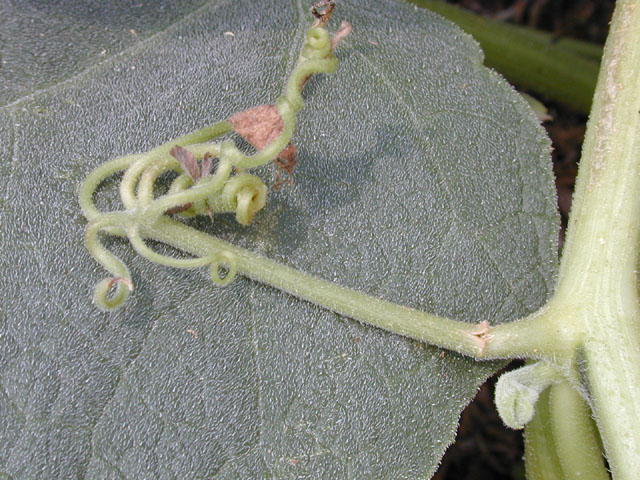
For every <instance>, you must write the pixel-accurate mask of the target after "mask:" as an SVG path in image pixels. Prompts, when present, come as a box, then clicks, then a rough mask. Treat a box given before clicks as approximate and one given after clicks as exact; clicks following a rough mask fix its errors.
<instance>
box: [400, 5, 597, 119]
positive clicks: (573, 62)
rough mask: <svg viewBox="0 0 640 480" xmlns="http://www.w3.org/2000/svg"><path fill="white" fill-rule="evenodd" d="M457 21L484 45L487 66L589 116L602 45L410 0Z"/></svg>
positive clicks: (525, 86)
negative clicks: (557, 37)
mask: <svg viewBox="0 0 640 480" xmlns="http://www.w3.org/2000/svg"><path fill="white" fill-rule="evenodd" d="M410 1H411V2H412V3H415V4H417V5H419V6H421V7H426V8H428V9H429V10H432V11H434V12H436V13H439V14H440V15H442V16H444V17H446V18H448V19H449V20H451V21H452V22H454V23H456V24H457V25H458V26H459V27H460V28H462V29H463V30H464V31H465V32H467V33H469V34H471V35H472V36H473V37H474V38H475V39H476V40H477V41H478V42H479V43H480V45H481V46H482V49H483V50H484V53H485V58H486V61H485V63H486V65H487V66H489V67H492V68H495V69H496V70H498V71H499V72H500V73H502V74H503V75H504V76H505V77H507V79H508V80H509V81H510V82H512V83H514V84H515V85H517V86H519V87H520V88H523V89H527V90H531V91H534V92H536V93H539V94H542V95H544V96H546V97H548V98H551V99H554V100H556V101H559V102H561V103H564V104H566V105H569V106H570V107H572V108H574V109H576V110H578V111H581V112H584V113H588V112H589V107H590V106H591V99H592V97H593V92H594V90H595V85H596V79H597V77H598V68H599V65H598V60H599V58H600V55H601V52H602V49H601V48H600V47H599V46H598V45H594V44H590V43H587V42H579V41H577V40H571V41H569V40H558V39H556V38H555V37H554V36H553V35H551V34H548V33H543V32H539V31H536V30H533V29H530V28H526V27H519V26H515V25H510V24H508V23H505V22H500V21H497V20H491V19H488V18H485V17H483V16H481V15H477V14H474V13H471V12H469V11H467V10H464V9H462V8H459V7H456V6H455V5H450V4H447V3H445V2H443V1H438V0H410Z"/></svg>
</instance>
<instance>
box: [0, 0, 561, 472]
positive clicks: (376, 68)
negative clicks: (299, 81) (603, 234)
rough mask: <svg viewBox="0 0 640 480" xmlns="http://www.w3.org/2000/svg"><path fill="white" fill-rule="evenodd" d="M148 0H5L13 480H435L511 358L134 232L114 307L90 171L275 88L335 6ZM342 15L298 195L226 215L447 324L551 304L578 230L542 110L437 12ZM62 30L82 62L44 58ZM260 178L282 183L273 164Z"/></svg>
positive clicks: (259, 241) (264, 238)
mask: <svg viewBox="0 0 640 480" xmlns="http://www.w3.org/2000/svg"><path fill="white" fill-rule="evenodd" d="M133 3H135V9H136V10H134V6H133ZM133 3H132V6H131V10H129V11H125V12H126V14H125V13H123V11H122V10H120V9H118V7H116V6H111V5H109V6H105V5H106V4H105V5H102V2H97V5H98V6H99V7H100V11H99V12H100V14H99V15H98V14H92V15H89V14H87V15H85V16H81V18H80V17H79V14H77V13H74V12H78V11H80V10H78V9H77V8H78V5H85V7H86V5H87V2H84V1H81V0H77V1H66V2H59V3H58V4H52V3H49V2H42V4H38V3H36V2H33V3H32V4H31V5H30V6H29V7H28V8H26V7H25V8H13V7H11V6H10V4H9V1H8V0H3V1H2V9H3V11H9V12H10V14H11V20H7V19H6V16H5V18H4V19H3V31H2V32H1V33H2V42H3V43H2V55H3V65H2V69H3V70H0V72H2V79H3V82H5V81H6V82H7V85H8V86H9V88H8V90H7V91H6V92H3V99H4V106H3V107H2V108H1V110H0V131H1V132H2V134H1V138H2V139H3V142H2V144H1V145H0V155H1V159H2V160H1V163H0V185H1V187H0V192H1V193H2V197H1V200H0V201H1V202H2V203H1V204H0V209H1V210H0V211H1V227H0V228H1V229H0V247H1V249H0V268H1V272H2V280H1V282H2V284H1V288H2V304H1V305H2V308H1V309H0V315H1V316H0V476H1V475H2V474H6V475H8V476H10V477H11V478H82V477H86V478H101V479H102V478H136V479H139V478H203V477H216V478H266V477H279V478H294V477H295V478H332V479H333V478H424V477H428V476H429V475H430V474H431V473H432V472H433V471H434V469H435V468H436V466H437V463H438V461H439V459H440V457H441V455H442V454H443V452H444V449H445V448H446V446H447V445H448V444H449V443H450V442H451V441H452V440H453V438H454V434H455V429H456V423H457V419H458V416H459V414H460V411H461V410H462V408H463V407H464V406H465V405H466V404H467V403H468V402H469V400H470V399H471V398H472V397H473V395H474V393H475V391H476V390H477V388H478V386H479V385H480V384H481V383H482V382H483V381H484V379H485V378H486V377H487V376H488V375H489V374H491V372H492V371H494V370H495V368H496V367H497V364H496V363H484V364H476V363H474V362H473V361H471V360H469V359H466V358H462V357H460V356H457V355H455V354H451V353H447V354H446V355H443V352H441V351H440V350H438V349H437V348H433V347H428V346H425V345H422V344H419V343H417V342H414V341H410V340H407V339H404V338H401V337H399V336H396V335H392V334H389V333H386V332H383V331H380V330H376V329H373V328H369V327H366V326H363V325H360V324H359V323H357V322H354V321H352V320H350V319H348V318H343V317H340V316H337V315H334V314H332V313H329V312H327V311H325V310H324V309H322V308H320V307H318V306H314V305H311V304H308V303H306V302H303V301H299V300H297V299H295V298H293V297H291V296H289V295H286V294H283V293H281V292H279V291H277V290H274V289H272V288H269V287H266V286H263V285H260V284H257V283H254V282H252V281H249V280H246V279H242V278H240V279H236V280H235V281H234V283H232V285H231V286H229V287H226V288H216V287H214V286H213V285H212V284H211V282H210V281H209V280H208V273H207V272H206V271H186V272H185V271H176V270H172V269H168V268H165V267H160V266H157V265H153V264H150V263H148V262H147V261H145V260H142V259H139V258H136V256H135V255H134V254H133V253H132V250H131V248H130V247H129V246H128V245H127V244H126V243H125V242H123V241H121V240H113V241H110V242H109V245H110V247H111V248H113V249H114V250H115V251H116V252H117V254H118V255H120V256H121V258H123V259H124V260H125V261H126V262H127V263H128V265H129V266H130V268H131V270H132V272H133V276H134V281H135V283H136V287H137V288H136V290H135V292H134V294H133V295H132V296H131V297H130V298H129V300H127V303H126V304H125V306H124V307H123V308H122V309H121V310H119V311H117V312H116V313H102V312H100V311H98V310H97V309H96V308H95V307H94V306H93V305H92V303H91V294H92V289H93V286H94V285H95V283H96V282H97V281H99V280H100V279H101V278H103V277H104V276H105V272H103V271H102V270H101V268H100V267H99V266H98V265H97V264H96V262H95V261H94V260H93V258H92V257H91V256H90V255H89V254H88V253H87V251H86V250H85V248H84V246H83V229H84V226H85V224H86V222H85V220H84V218H83V217H82V215H81V213H80V209H79V207H78V203H77V190H78V186H79V184H80V182H81V180H82V179H83V178H84V176H86V175H87V174H88V173H89V172H90V171H91V170H92V169H93V168H94V167H95V166H97V165H99V164H100V163H102V162H104V161H106V160H108V159H109V158H112V157H114V156H117V155H123V154H128V153H132V152H136V151H144V150H147V149H149V148H151V147H153V146H155V145H158V144H160V143H162V142H165V141H167V140H168V139H170V138H173V137H176V136H178V135H181V134H184V133H187V132H189V131H191V130H193V129H196V128H198V127H200V126H203V125H206V124H208V123H212V122H214V121H216V120H219V119H224V118H227V117H228V116H229V115H231V114H233V113H234V112H236V111H239V110H243V109H245V108H247V107H251V106H254V105H258V104H262V103H267V102H272V101H274V100H275V98H277V96H278V95H279V93H280V90H281V87H282V84H283V81H284V79H285V78H286V76H287V73H288V72H289V71H291V69H292V68H293V65H294V62H295V60H296V57H297V50H298V49H299V47H300V45H301V43H302V40H303V35H304V32H305V30H306V28H307V27H308V25H309V24H310V21H311V18H310V14H309V10H308V7H309V3H308V2H302V3H301V2H288V1H284V0H282V1H277V2H274V1H271V0H263V1H260V2H255V1H246V2H240V1H237V2H236V1H234V2H224V1H214V0H212V1H209V2H205V3H203V4H202V6H201V7H199V8H195V6H197V3H198V2H188V1H184V2H174V5H172V6H171V8H167V9H166V10H162V9H159V8H158V7H157V6H154V2H145V3H144V5H143V4H142V3H141V2H133ZM76 4H78V5H76ZM96 8H97V7H96ZM132 12H134V13H132ZM94 13H95V12H94ZM30 19H33V20H35V24H36V25H37V28H36V27H34V26H33V23H34V22H30ZM341 19H348V20H349V21H350V22H351V23H352V25H353V33H352V35H351V36H350V37H349V38H347V39H346V40H345V41H344V42H343V43H342V44H341V45H340V47H339V50H338V56H339V57H340V59H341V65H340V68H339V70H338V71H337V72H336V73H335V74H333V75H331V76H327V75H319V76H317V77H314V78H313V79H312V80H311V81H310V82H309V83H308V84H307V86H306V87H305V92H304V94H305V97H306V99H307V105H306V107H305V109H304V110H303V111H302V112H301V113H300V114H299V127H298V131H297V133H296V136H295V141H296V144H297V146H298V148H299V165H298V168H297V170H296V173H295V184H294V185H293V186H292V187H289V186H285V187H283V188H282V189H281V190H280V191H278V192H276V193H271V194H270V199H269V203H268V205H267V207H266V209H265V210H264V211H263V212H261V213H260V214H259V215H258V216H257V217H256V219H255V221H254V224H253V225H252V226H251V227H247V228H243V227H238V226H236V225H235V224H234V222H233V219H232V218H230V217H229V218H225V219H223V218H222V217H221V219H220V220H217V223H215V224H209V223H208V222H201V226H202V227H203V228H205V229H206V230H208V231H209V232H210V233H212V234H214V235H221V236H223V237H225V238H227V239H229V240H231V241H233V242H234V243H236V244H239V245H242V246H245V247H246V248H249V249H251V250H253V251H256V252H259V253H261V254H263V255H265V256H268V257H270V258H273V259H275V260H277V261H279V262H282V263H285V264H287V265H291V266H294V267H296V268H299V269H301V270H304V271H307V272H311V273H314V274H316V275H318V276H321V277H323V278H326V279H329V280H332V281H335V282H337V283H339V284H342V285H345V286H348V287H352V288H355V289H358V290H362V291H365V292H368V293H369V294H371V295H374V296H379V297H384V298H385V299H388V300H391V301H395V302H399V303H402V304H405V305H408V306H411V307H415V308H420V309H424V310H427V311H430V312H435V313H438V314H442V315H448V316H451V317H455V318H459V319H463V320H467V321H479V320H481V319H490V320H491V321H492V322H502V321H507V320H512V319H514V318H516V317H518V316H521V315H523V314H525V313H527V312H530V311H531V310H533V309H535V308H536V307H537V306H539V305H540V304H541V303H542V302H543V301H544V300H545V298H546V297H547V296H548V295H549V293H550V289H551V285H552V278H553V275H554V272H555V265H556V234H557V223H558V222H557V215H556V212H555V207H554V194H553V185H552V176H551V170H550V163H549V144H548V141H547V140H546V138H545V136H544V134H543V132H542V130H541V129H540V127H539V125H538V124H537V121H536V118H535V116H534V115H533V113H532V112H531V111H530V110H529V108H528V107H527V106H526V104H525V102H524V101H523V100H522V99H521V98H519V96H518V95H517V94H516V93H515V92H514V91H513V90H512V89H511V88H510V87H509V86H508V85H507V84H506V83H505V82H504V81H503V80H502V79H501V78H500V77H499V76H498V75H496V74H495V73H493V72H491V71H489V70H487V69H485V68H484V67H482V65H481V63H482V54H481V52H480V51H479V49H478V47H477V45H476V44H475V42H473V40H472V39H471V38H470V37H468V36H466V35H465V34H463V33H462V32H460V31H459V30H458V29H457V28H455V27H454V26H453V25H452V24H450V23H448V22H446V21H444V20H441V19H440V18H438V17H436V16H435V15H433V14H431V13H429V12H426V11H422V10H417V9H415V8H413V7H410V6H407V5H405V4H399V3H395V2H391V1H385V2H376V4H375V6H371V5H370V4H369V2H364V1H346V0H345V1H341V2H340V3H339V5H338V7H337V8H336V10H335V12H334V17H333V19H332V26H333V27H334V28H335V26H337V25H338V24H339V21H340V20H341ZM60 22H62V24H63V25H65V26H67V27H68V28H67V27H65V28H64V29H61V30H60V31H55V30H56V28H60V27H59V26H60ZM82 22H84V23H82ZM129 22H130V23H129ZM7 25H9V26H11V28H9V27H7ZM15 25H20V26H21V27H20V29H17V27H15ZM79 25H82V26H83V28H80V27H79ZM12 28H13V30H12ZM132 28H133V29H134V30H135V31H136V35H135V39H133V40H132V39H131V38H130V37H127V40H126V41H124V40H122V38H121V37H120V35H122V36H127V35H129V36H130V35H133V34H132V33H131V32H130V29H132ZM110 29H111V30H110ZM14 30H16V31H15V32H14ZM18 30H20V31H19V32H18ZM52 30H53V32H52ZM67 30H68V31H70V32H72V33H73V35H72V36H73V38H72V40H73V41H69V38H68V37H67V36H66V35H65V34H64V32H65V31H67ZM105 31H107V32H110V33H109V34H104V32H105ZM101 32H102V33H101ZM113 32H119V34H120V35H117V34H114V33H113ZM225 32H231V33H232V34H231V33H226V34H225ZM18 33H19V35H18ZM40 33H42V34H43V35H44V36H45V38H46V39H47V41H48V42H50V43H49V44H48V46H47V47H46V48H47V49H49V51H51V52H64V55H60V61H59V62H52V63H51V64H49V65H48V66H47V68H43V67H42V66H41V65H40V63H39V62H40V60H34V58H33V55H32V54H31V52H34V51H37V48H36V47H37V46H38V45H40V42H41V41H43V40H41V37H40V36H39V34H40ZM42 48H44V47H42ZM102 51H105V52H106V54H104V55H102V56H101V55H100V52H102ZM7 52H8V53H7ZM87 52H94V53H95V52H98V54H97V55H94V54H91V55H89V54H88V53H87ZM8 54H9V56H10V57H11V58H10V61H7V62H5V59H8V58H9V57H8V56H7V55H8ZM34 65H38V66H39V69H36V70H37V72H38V73H37V75H34V74H33V73H32V72H33V68H31V67H33V66H34ZM9 66H10V67H9ZM9 70H10V71H9ZM258 173H259V174H260V175H261V176H263V177H264V178H266V179H267V181H268V182H269V183H271V184H273V181H274V177H275V173H274V171H273V170H272V169H270V168H263V169H261V170H259V171H258ZM114 185H115V183H114V184H111V185H108V186H107V187H113V186H114ZM105 190H106V188H105ZM102 203H103V204H104V200H102ZM205 270H206V269H205ZM441 354H442V355H441Z"/></svg>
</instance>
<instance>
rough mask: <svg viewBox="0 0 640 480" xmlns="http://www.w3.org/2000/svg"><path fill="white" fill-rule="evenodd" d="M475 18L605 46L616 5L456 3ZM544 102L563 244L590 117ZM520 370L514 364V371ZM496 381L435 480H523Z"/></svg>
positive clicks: (592, 0) (518, 447) (509, 0)
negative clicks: (496, 399) (497, 398)
mask: <svg viewBox="0 0 640 480" xmlns="http://www.w3.org/2000/svg"><path fill="white" fill-rule="evenodd" d="M449 3H455V4H457V5H458V6H461V7H464V8H466V9H468V10H471V11H474V12H476V13H479V14H482V15H486V16H487V17H491V18H498V19H500V20H504V21H507V22H512V23H515V24H519V25H526V26H529V27H533V28H536V29H539V30H545V31H548V32H551V33H552V34H553V35H555V36H557V37H558V38H561V37H573V38H577V39H581V40H587V41H590V42H595V43H599V44H604V41H605V39H606V36H607V32H608V29H609V21H610V19H611V14H612V13H613V7H614V4H615V1H614V0H600V1H598V0H566V1H565V0H484V1H480V0H458V1H451V2H449ZM528 93H530V94H532V95H533V96H535V97H536V98H538V99H539V100H541V101H542V102H543V103H544V104H545V105H546V107H547V108H548V109H549V113H550V115H551V117H552V118H553V119H552V120H551V121H549V122H545V127H546V129H547V132H548V133H549V136H550V137H551V141H552V143H553V148H554V151H553V154H552V155H553V168H554V172H555V175H556V187H557V191H558V208H559V210H560V214H561V215H562V226H563V228H562V232H561V234H560V245H562V241H563V238H564V227H565V226H566V221H567V216H568V213H569V208H570V206H571V197H572V195H573V185H574V181H575V176H576V172H577V168H578V167H577V166H578V160H579V159H580V152H581V148H582V140H583V137H584V131H585V124H586V121H587V116H586V115H584V114H582V113H579V112H575V111H572V110H571V109H569V108H567V107H565V106H563V105H562V104H559V103H557V102H552V101H549V100H547V99H545V98H541V97H540V96H539V95H536V93H535V92H528ZM517 366H519V364H518V362H514V363H513V364H511V365H510V366H509V368H515V367H517ZM495 380H496V376H494V377H492V378H491V379H490V380H489V381H488V382H487V383H486V384H485V385H483V386H482V388H481V389H480V390H479V392H478V394H477V396H476V398H475V399H474V401H473V402H472V403H471V404H470V405H469V406H468V407H467V408H466V409H465V410H464V411H463V412H462V416H461V419H460V427H459V429H458V435H457V437H456V442H455V443H454V444H453V445H452V446H451V447H449V449H448V450H447V453H446V454H445V456H444V458H443V459H442V463H441V464H440V468H439V470H438V472H437V473H436V474H435V476H434V477H433V478H434V480H523V479H524V478H525V472H524V462H523V459H522V457H523V454H524V447H523V441H522V432H521V431H515V430H511V429H508V428H507V427H505V426H504V425H503V423H502V421H501V420H500V418H499V417H498V414H497V412H496V410H495V405H494V402H493V392H494V385H495Z"/></svg>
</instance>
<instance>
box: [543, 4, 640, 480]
mask: <svg viewBox="0 0 640 480" xmlns="http://www.w3.org/2000/svg"><path fill="white" fill-rule="evenodd" d="M639 45H640V3H639V2H638V1H637V0H636V1H620V2H618V4H617V6H616V11H615V13H614V16H613V20H612V23H611V32H610V34H609V38H608V40H607V44H606V46H605V50H604V57H603V65H602V70H601V72H600V77H599V79H598V86H597V90H596V95H595V98H594V104H593V110H592V113H591V117H590V119H589V123H588V127H587V133H586V138H585V143H584V148H583V158H582V160H581V164H580V171H579V175H578V180H577V183H576V193H575V197H574V202H573V207H572V211H571V217H570V223H569V228H568V234H567V240H566V243H565V249H564V252H563V257H562V262H561V267H560V272H559V278H558V287H557V292H556V295H555V296H554V299H553V300H552V303H555V304H556V305H565V306H566V307H567V311H572V312H574V313H573V314H572V315H570V316H568V317H567V318H566V319H565V323H569V324H570V325H569V326H568V327H569V328H573V329H574V330H576V331H581V332H582V336H583V338H582V339H581V349H580V355H579V356H578V358H577V360H578V363H579V365H578V366H579V367H580V368H581V370H582V376H583V379H584V384H583V385H582V386H583V388H584V389H585V390H586V391H587V393H588V395H589V398H590V403H591V405H592V408H593V411H594V415H595V418H596V421H597V425H598V428H599V430H600V435H601V437H602V440H603V444H604V448H605V451H606V453H607V458H608V460H609V464H610V467H611V470H612V473H613V476H614V478H616V479H629V480H631V479H635V478H637V476H638V472H640V381H639V379H640V309H639V306H638V290H637V283H636V281H637V271H636V269H637V266H638V259H639V256H638V251H639V245H638V240H639V233H640V231H639V225H638V219H639V218H640V48H638V46H639Z"/></svg>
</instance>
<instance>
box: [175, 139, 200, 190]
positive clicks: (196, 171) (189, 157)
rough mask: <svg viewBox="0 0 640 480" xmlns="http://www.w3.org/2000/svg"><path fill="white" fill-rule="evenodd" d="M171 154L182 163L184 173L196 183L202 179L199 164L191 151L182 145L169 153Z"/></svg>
mask: <svg viewBox="0 0 640 480" xmlns="http://www.w3.org/2000/svg"><path fill="white" fill-rule="evenodd" d="M169 154H170V155H171V156H172V157H173V158H175V159H176V160H178V161H179V162H180V165H182V168H183V169H184V171H185V172H187V174H188V175H189V176H190V177H191V179H192V180H193V181H194V182H197V181H198V180H199V179H200V168H199V167H198V162H197V160H196V159H195V157H194V156H193V154H192V153H191V152H190V151H189V150H187V149H186V148H184V147H181V146H180V145H176V146H175V147H173V148H172V149H171V150H170V151H169Z"/></svg>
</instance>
